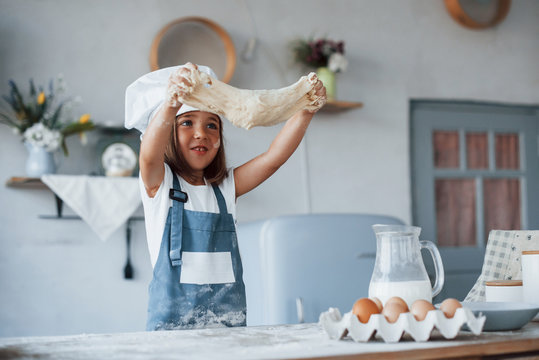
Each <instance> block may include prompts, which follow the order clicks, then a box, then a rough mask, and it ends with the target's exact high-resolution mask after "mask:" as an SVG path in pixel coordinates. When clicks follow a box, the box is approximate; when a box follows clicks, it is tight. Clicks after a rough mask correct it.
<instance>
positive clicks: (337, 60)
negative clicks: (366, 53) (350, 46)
mask: <svg viewBox="0 0 539 360" xmlns="http://www.w3.org/2000/svg"><path fill="white" fill-rule="evenodd" d="M328 67H329V70H331V71H333V72H339V71H346V68H347V67H348V60H346V58H345V57H344V55H343V54H340V53H333V54H331V56H330V57H329V60H328Z"/></svg>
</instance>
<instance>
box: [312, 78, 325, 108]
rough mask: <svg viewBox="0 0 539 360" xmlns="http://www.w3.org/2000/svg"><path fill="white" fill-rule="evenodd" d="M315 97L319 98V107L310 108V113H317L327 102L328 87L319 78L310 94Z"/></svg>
mask: <svg viewBox="0 0 539 360" xmlns="http://www.w3.org/2000/svg"><path fill="white" fill-rule="evenodd" d="M310 95H311V96H312V97H313V98H318V100H317V101H318V107H317V108H316V109H315V110H310V111H309V112H310V113H313V114H314V113H316V112H317V111H318V110H320V109H321V108H322V106H324V105H325V104H326V102H327V96H326V88H325V86H324V84H323V83H322V81H320V80H319V79H318V80H317V81H316V83H315V84H314V88H313V90H311V94H310Z"/></svg>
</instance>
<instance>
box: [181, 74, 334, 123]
mask: <svg viewBox="0 0 539 360" xmlns="http://www.w3.org/2000/svg"><path fill="white" fill-rule="evenodd" d="M184 69H187V70H189V74H185V75H184V77H185V78H186V79H187V80H188V81H189V83H190V84H191V86H184V87H183V89H182V91H181V93H183V94H185V95H183V96H182V95H179V94H178V93H180V92H179V91H178V92H176V94H178V100H179V101H180V102H181V103H182V104H187V105H189V106H193V107H195V108H197V109H200V110H202V111H208V112H212V113H214V114H218V115H221V116H224V117H225V118H227V119H228V120H230V122H232V124H234V125H235V126H237V127H241V128H244V129H247V130H248V129H250V128H252V127H253V126H272V125H275V124H278V123H280V122H282V121H285V120H288V119H289V118H290V117H291V116H292V115H294V114H295V113H296V112H298V111H299V110H303V109H306V110H310V111H316V110H318V109H320V108H321V107H322V106H324V104H325V103H326V99H325V97H321V96H317V95H316V94H315V89H314V85H315V84H316V82H317V81H318V78H317V77H316V74H315V73H310V74H309V75H307V76H302V77H301V78H300V79H299V80H298V81H297V82H296V83H295V84H292V85H290V86H287V87H284V88H281V89H275V90H246V89H237V88H235V87H233V86H230V85H228V84H225V83H223V82H221V81H219V80H217V79H215V78H213V77H211V76H209V75H208V74H206V73H203V72H201V71H199V70H197V69H195V68H194V67H185V68H184ZM182 85H183V84H182Z"/></svg>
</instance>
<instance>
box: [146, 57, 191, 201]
mask: <svg viewBox="0 0 539 360" xmlns="http://www.w3.org/2000/svg"><path fill="white" fill-rule="evenodd" d="M186 66H193V67H195V68H196V67H197V66H196V65H193V64H190V63H187V64H186ZM185 73H188V71H187V70H185V69H183V68H179V69H178V70H177V71H176V72H174V73H173V74H172V75H171V76H170V78H169V81H168V86H167V93H166V94H163V97H164V98H165V97H166V99H165V102H164V103H163V104H162V105H161V107H160V109H159V110H158V111H157V113H156V114H155V115H154V117H153V119H152V120H151V121H150V123H149V124H148V127H147V128H146V131H145V132H144V136H143V137H142V142H141V143H140V155H139V166H140V176H141V177H142V181H143V182H144V187H145V188H146V193H147V194H148V196H149V197H154V196H155V194H156V193H157V190H159V186H160V185H161V182H162V181H163V177H164V176H165V168H164V166H163V164H164V162H165V150H166V147H167V145H168V142H169V139H170V132H171V131H172V129H173V128H172V127H173V126H174V123H175V121H176V114H177V113H178V109H179V108H180V106H181V105H182V104H181V103H179V102H178V101H177V100H176V96H177V95H178V93H181V87H180V86H178V85H179V84H180V83H182V82H183V83H185V84H187V85H189V82H188V81H187V80H186V79H185V78H184V77H183V76H182V74H185Z"/></svg>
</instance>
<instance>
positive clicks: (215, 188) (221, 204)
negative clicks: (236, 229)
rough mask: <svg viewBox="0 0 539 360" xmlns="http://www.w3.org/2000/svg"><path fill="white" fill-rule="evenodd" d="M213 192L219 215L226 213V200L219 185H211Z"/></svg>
mask: <svg viewBox="0 0 539 360" xmlns="http://www.w3.org/2000/svg"><path fill="white" fill-rule="evenodd" d="M212 188H213V192H214V193H215V197H216V198H217V205H219V213H220V214H221V215H223V214H227V213H228V210H227V208H226V201H225V198H224V197H223V194H222V193H221V190H220V189H219V186H217V185H212Z"/></svg>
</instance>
